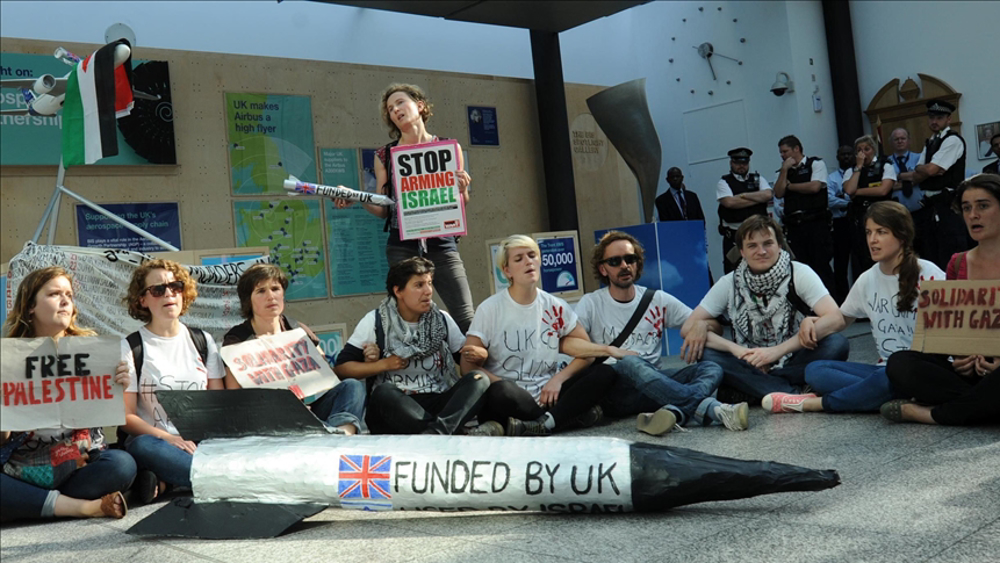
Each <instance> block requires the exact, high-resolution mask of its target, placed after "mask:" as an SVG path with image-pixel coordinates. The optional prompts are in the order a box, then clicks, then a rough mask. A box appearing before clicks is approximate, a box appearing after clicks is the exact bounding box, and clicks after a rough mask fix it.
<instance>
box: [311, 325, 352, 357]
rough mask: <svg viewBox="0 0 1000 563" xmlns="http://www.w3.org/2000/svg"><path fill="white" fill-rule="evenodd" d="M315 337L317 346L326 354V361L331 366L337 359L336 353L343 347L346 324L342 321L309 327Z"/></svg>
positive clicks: (345, 340) (345, 339)
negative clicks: (317, 341) (317, 339)
mask: <svg viewBox="0 0 1000 563" xmlns="http://www.w3.org/2000/svg"><path fill="white" fill-rule="evenodd" d="M310 328H312V331H313V333H314V334H316V338H319V346H320V348H321V349H322V351H323V354H324V355H325V356H326V361H327V363H329V364H330V365H331V366H332V365H334V363H335V362H336V360H337V354H339V353H340V351H341V350H343V349H344V343H345V342H347V325H346V324H344V323H334V324H329V325H321V326H315V327H310Z"/></svg>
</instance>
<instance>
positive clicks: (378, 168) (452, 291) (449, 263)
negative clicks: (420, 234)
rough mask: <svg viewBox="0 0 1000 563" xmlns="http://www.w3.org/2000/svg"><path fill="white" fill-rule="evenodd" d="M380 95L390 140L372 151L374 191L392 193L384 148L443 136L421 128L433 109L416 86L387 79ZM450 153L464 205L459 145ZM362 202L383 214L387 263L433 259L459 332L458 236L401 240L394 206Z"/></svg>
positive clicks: (464, 306)
mask: <svg viewBox="0 0 1000 563" xmlns="http://www.w3.org/2000/svg"><path fill="white" fill-rule="evenodd" d="M381 100H382V101H381V106H380V111H381V113H382V121H383V122H385V124H386V126H387V127H388V128H389V137H391V138H392V139H393V141H392V142H390V143H389V144H387V145H385V146H383V147H381V148H379V149H378V150H377V151H375V157H376V158H375V185H376V186H377V191H378V193H379V194H383V195H387V196H389V197H391V198H395V189H394V188H393V167H392V164H391V162H390V149H392V147H395V146H410V145H422V144H425V143H432V142H435V141H443V140H446V139H444V138H439V137H437V136H436V135H431V134H430V133H428V132H427V121H428V120H429V119H430V118H431V116H432V115H434V114H433V113H432V112H431V108H432V107H433V104H431V102H430V101H429V100H428V99H427V95H426V94H424V92H423V90H421V89H420V87H418V86H415V85H413V84H391V85H389V87H388V88H386V89H385V90H384V91H383V92H382V98H381ZM456 156H457V157H458V173H457V178H458V190H459V193H460V194H461V197H462V201H463V205H466V204H468V202H469V183H470V182H471V181H472V178H471V177H470V176H469V174H468V172H466V171H465V164H464V162H463V160H462V158H463V157H462V148H461V146H459V147H458V151H457V155H456ZM336 205H337V208H338V209H343V208H346V207H349V206H350V205H351V202H349V201H347V200H337V203H336ZM362 205H363V206H364V208H365V209H366V210H367V211H368V212H369V213H371V214H372V215H374V216H376V217H380V218H384V219H386V230H387V231H388V232H389V239H388V241H387V242H386V249H385V256H386V259H387V260H388V261H389V265H390V266H391V265H393V264H395V263H396V262H399V261H400V260H404V259H406V258H410V257H412V256H423V257H425V258H427V259H428V260H430V261H431V262H433V263H434V269H435V271H436V272H437V273H436V274H435V276H434V285H435V286H437V290H438V294H439V295H440V296H441V299H442V300H444V303H445V306H446V307H447V308H448V312H449V313H450V314H451V316H452V318H454V319H455V322H456V323H457V324H458V327H459V328H460V329H462V332H463V333H464V332H465V331H466V330H468V329H469V324H470V323H471V322H472V316H473V314H474V310H473V306H472V292H471V291H470V290H469V280H468V277H467V276H466V273H465V265H464V264H463V263H462V257H461V256H460V255H459V254H458V238H457V237H434V238H428V239H423V240H419V241H417V240H402V239H401V238H400V234H399V221H398V219H397V216H396V207H395V206H393V207H388V208H387V207H382V206H378V205H371V204H362Z"/></svg>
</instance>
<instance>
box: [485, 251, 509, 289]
mask: <svg viewBox="0 0 1000 563" xmlns="http://www.w3.org/2000/svg"><path fill="white" fill-rule="evenodd" d="M502 241H503V239H499V238H497V239H492V240H488V241H486V252H487V254H488V256H489V257H490V278H491V279H492V280H493V281H492V289H493V293H500V292H501V291H503V290H505V289H507V288H508V287H510V280H508V279H507V275H506V274H504V273H503V268H501V267H500V262H499V260H498V258H499V257H498V256H497V253H498V252H499V251H500V243H501V242H502Z"/></svg>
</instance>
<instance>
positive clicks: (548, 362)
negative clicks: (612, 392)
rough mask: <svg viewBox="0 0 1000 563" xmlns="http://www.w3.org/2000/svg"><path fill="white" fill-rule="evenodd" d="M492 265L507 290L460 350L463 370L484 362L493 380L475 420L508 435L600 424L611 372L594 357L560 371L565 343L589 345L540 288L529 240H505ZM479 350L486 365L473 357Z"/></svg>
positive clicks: (572, 318)
mask: <svg viewBox="0 0 1000 563" xmlns="http://www.w3.org/2000/svg"><path fill="white" fill-rule="evenodd" d="M497 263H498V264H499V265H500V268H501V269H502V270H503V272H504V275H506V276H507V279H508V280H510V286H509V287H508V288H507V289H505V290H502V291H501V292H499V293H497V294H495V295H493V296H492V297H490V298H489V299H487V300H486V301H483V303H482V304H481V305H480V306H479V309H478V310H477V311H476V317H475V319H473V321H472V326H471V327H469V333H468V335H467V337H466V340H465V347H464V348H463V349H462V372H463V373H466V372H468V371H470V370H472V369H477V368H479V364H482V369H481V371H484V372H486V373H487V375H488V376H489V378H490V381H492V384H491V385H490V387H489V389H487V390H486V395H485V396H484V402H483V406H482V408H481V409H480V411H479V421H480V422H481V423H482V422H486V421H488V420H493V421H496V422H498V423H500V425H501V426H504V427H505V429H504V433H505V435H507V436H547V435H549V434H552V433H553V432H554V431H557V430H563V429H567V428H572V427H574V426H593V425H594V424H596V423H597V422H599V421H600V420H601V418H602V413H601V409H600V407H598V406H597V403H598V401H600V400H601V399H602V398H603V397H604V396H605V395H607V393H608V391H609V389H610V388H611V386H612V384H614V381H615V372H614V370H613V369H612V368H611V367H610V366H607V365H604V364H603V363H602V364H592V362H593V360H592V359H580V358H575V359H573V360H572V361H571V362H570V363H569V364H567V365H563V364H564V361H563V359H562V356H561V353H560V352H561V351H562V350H563V346H564V344H565V342H564V341H566V340H572V339H574V338H578V339H580V340H583V341H585V342H588V343H589V342H590V336H588V335H587V331H586V330H585V329H584V328H583V325H581V324H579V322H578V320H577V316H576V313H574V312H573V309H572V308H571V307H570V306H569V305H568V304H567V303H566V302H565V301H563V300H562V299H559V298H558V297H555V296H553V295H550V294H549V293H547V292H545V291H543V290H541V289H538V287H537V284H538V276H539V272H540V270H541V252H540V251H539V249H538V243H536V242H535V241H534V239H532V238H531V237H528V236H524V235H512V236H510V237H507V238H506V239H504V240H503V241H502V242H501V243H500V248H499V250H498V251H497ZM482 348H485V349H486V351H487V357H486V358H485V363H484V362H483V360H484V358H482V357H481V355H480V354H479V353H478V352H477V350H480V349H482ZM567 353H569V352H568V351H567ZM619 359H620V358H619Z"/></svg>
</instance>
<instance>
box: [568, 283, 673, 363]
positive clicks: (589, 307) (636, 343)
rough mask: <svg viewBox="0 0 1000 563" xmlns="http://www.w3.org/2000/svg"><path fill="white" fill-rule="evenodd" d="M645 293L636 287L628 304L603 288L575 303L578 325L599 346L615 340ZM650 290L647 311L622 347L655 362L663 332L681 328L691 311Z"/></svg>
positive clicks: (611, 361) (662, 293) (609, 360)
mask: <svg viewBox="0 0 1000 563" xmlns="http://www.w3.org/2000/svg"><path fill="white" fill-rule="evenodd" d="M646 291H648V290H647V289H646V288H645V287H642V286H639V285H637V286H635V297H634V298H633V299H632V301H630V302H628V303H620V302H618V301H615V299H614V298H613V297H611V292H610V291H608V288H606V287H604V288H601V289H599V290H597V291H595V292H593V293H588V294H586V295H584V296H583V298H582V299H580V302H579V303H577V304H576V314H577V316H579V318H580V324H581V325H583V328H584V330H586V331H587V334H589V335H590V339H591V340H593V341H594V342H596V343H598V344H604V345H609V344H611V343H612V342H614V341H615V338H617V337H618V332H619V331H621V330H622V329H623V328H625V325H626V324H628V321H629V319H631V318H632V313H633V312H635V308H636V306H637V305H638V304H639V300H640V299H641V298H642V295H643V294H644V293H646ZM653 291H655V292H656V293H654V294H653V300H652V301H650V303H649V308H647V309H646V313H645V314H644V315H643V316H642V319H640V320H639V324H637V325H635V330H633V331H632V335H631V336H629V337H628V339H626V340H625V343H624V344H623V345H622V346H621V348H622V349H625V350H632V351H633V352H638V353H639V355H640V356H642V359H644V360H646V361H649V362H654V363H655V362H656V361H657V360H658V359H659V358H660V350H661V342H662V340H663V329H664V328H676V327H679V326H681V325H683V324H684V321H686V320H687V318H688V317H689V316H690V315H691V309H690V308H689V307H688V306H687V305H685V304H683V303H681V302H680V301H679V300H678V299H677V298H676V297H674V296H673V295H670V294H669V293H666V292H663V291H660V290H658V289H656V290H653ZM616 361H617V360H615V359H614V358H608V359H607V360H605V362H604V363H605V364H608V365H611V364H613V363H615V362H616Z"/></svg>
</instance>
